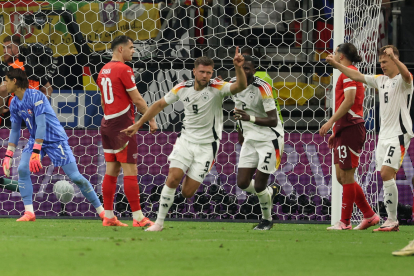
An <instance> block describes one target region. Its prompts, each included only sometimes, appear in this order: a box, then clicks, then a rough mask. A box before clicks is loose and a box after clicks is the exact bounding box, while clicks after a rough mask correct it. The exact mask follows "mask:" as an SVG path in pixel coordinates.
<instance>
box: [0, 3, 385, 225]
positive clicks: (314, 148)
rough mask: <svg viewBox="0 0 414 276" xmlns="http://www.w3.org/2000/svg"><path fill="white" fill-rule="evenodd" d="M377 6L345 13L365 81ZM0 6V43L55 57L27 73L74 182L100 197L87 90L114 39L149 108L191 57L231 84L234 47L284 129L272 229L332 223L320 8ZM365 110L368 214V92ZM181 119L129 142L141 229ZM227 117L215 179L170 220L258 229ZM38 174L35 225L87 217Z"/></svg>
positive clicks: (373, 192) (371, 143)
mask: <svg viewBox="0 0 414 276" xmlns="http://www.w3.org/2000/svg"><path fill="white" fill-rule="evenodd" d="M361 2H363V3H361ZM380 2H381V1H379V0H375V1H358V0H347V1H346V4H345V6H346V19H345V20H346V40H348V41H349V42H352V43H354V44H355V45H356V46H357V47H358V49H359V50H360V51H361V52H362V53H363V55H364V62H363V63H362V64H361V65H360V66H359V68H360V70H361V71H362V72H363V73H374V71H375V62H376V51H377V49H376V45H377V44H376V43H377V42H376V40H377V36H378V30H377V29H378V15H379V11H380ZM0 5H2V7H3V9H2V11H1V12H0V18H1V20H3V24H0V25H1V28H2V30H0V39H3V38H4V37H5V36H7V35H12V34H19V35H20V36H21V37H22V41H23V45H28V44H29V45H32V44H31V43H41V45H43V46H46V47H48V48H50V50H51V51H52V52H53V58H51V57H50V56H51V55H50V54H48V53H46V52H47V50H45V48H43V51H44V52H42V53H41V54H40V55H39V54H36V55H34V57H33V60H34V61H37V62H34V64H32V65H37V67H36V66H33V68H32V71H31V72H32V76H34V77H38V78H40V82H42V81H43V77H44V75H45V76H46V77H45V81H46V80H47V81H49V82H50V83H52V84H53V88H54V90H53V93H52V95H51V103H52V106H53V108H54V110H55V112H56V114H57V116H58V118H59V120H60V121H61V123H62V125H63V126H64V127H65V129H66V131H67V134H68V136H69V137H70V138H69V144H70V146H71V147H72V149H73V152H74V155H75V157H76V159H77V164H78V168H79V170H80V172H81V173H82V174H83V175H84V176H85V177H86V178H87V179H88V180H89V181H90V182H91V183H92V185H93V186H94V188H95V190H96V192H97V193H98V194H100V193H101V184H102V180H103V175H104V173H105V163H104V156H103V150H102V146H101V137H100V134H99V126H100V121H101V118H102V109H101V108H100V95H99V90H98V88H97V86H96V84H95V81H94V80H95V79H96V77H97V73H98V72H99V70H100V68H101V67H102V66H103V65H104V64H105V63H106V62H107V61H109V60H110V58H111V53H110V51H109V50H108V49H109V47H110V41H111V40H112V39H113V38H115V37H116V36H118V35H120V34H126V35H128V36H130V37H131V38H133V39H134V41H135V47H136V49H137V51H136V54H135V55H134V59H133V61H132V62H131V63H129V65H130V66H131V67H132V68H133V69H134V72H135V77H136V83H137V87H138V89H139V91H140V92H141V94H142V95H143V97H144V99H145V100H146V101H147V103H148V104H149V105H150V104H151V103H153V102H154V101H156V100H158V99H160V98H162V97H163V96H164V95H165V94H166V93H167V92H168V91H169V90H170V89H171V88H172V87H173V86H174V85H175V84H177V83H178V82H180V81H182V80H187V79H190V78H192V72H191V70H192V68H193V62H194V59H195V57H198V56H200V55H207V56H209V57H211V58H213V59H214V61H215V65H216V66H215V67H216V68H215V69H216V73H217V77H218V78H222V79H224V80H229V79H230V77H232V76H234V68H233V65H232V57H233V56H234V51H235V46H240V47H241V48H242V51H243V53H244V54H249V55H252V56H253V57H254V58H256V59H257V60H258V64H259V68H258V70H257V71H258V75H259V77H261V78H263V79H265V80H266V81H268V82H269V83H271V84H272V86H273V87H274V91H273V92H274V94H275V95H276V96H277V97H278V103H279V105H280V111H281V115H282V117H283V120H284V128H285V152H284V154H283V157H282V162H281V166H280V168H279V169H278V170H277V171H276V172H275V173H274V174H273V175H271V176H270V178H269V184H272V183H275V184H277V185H279V186H280V187H281V193H280V194H279V195H278V196H276V197H275V199H274V209H273V217H274V219H280V220H330V205H331V203H330V195H331V183H332V179H331V163H332V161H331V153H330V151H329V149H328V146H327V138H322V137H320V136H319V135H318V134H317V131H318V130H319V128H320V126H321V125H322V124H323V123H324V122H326V118H328V117H329V116H330V115H331V114H332V110H331V107H332V104H331V102H332V97H331V96H330V95H331V94H330V93H329V91H330V90H331V89H332V87H331V73H332V68H330V67H329V66H327V65H326V63H325V62H324V57H325V56H326V55H327V54H329V53H331V52H332V48H333V45H332V40H331V37H332V30H333V25H332V24H333V19H332V8H333V7H332V6H331V4H330V1H300V2H299V1H294V0H275V1H267V0H253V1H251V3H250V4H246V3H245V2H244V1H242V0H232V1H224V0H220V1H217V0H211V1H203V0H195V1H193V2H192V1H173V2H167V3H164V2H152V1H143V2H132V1H131V2H130V1H41V2H40V1H6V2H0ZM27 49H29V50H28V54H26V55H27V56H29V55H30V53H32V54H33V53H34V51H35V50H34V48H33V46H30V47H27ZM42 56H43V58H44V59H41V58H39V57H42ZM36 58H37V59H36ZM49 58H50V59H49ZM29 60H30V58H28V59H27V62H28V61H29ZM32 62H33V61H32ZM39 65H40V67H43V71H41V70H40V69H42V68H39ZM27 66H28V67H29V65H27ZM41 72H43V73H41ZM47 77H48V78H47ZM364 106H365V115H364V116H365V118H366V120H367V127H368V129H369V131H368V136H367V142H366V145H365V148H364V152H363V153H362V156H361V166H360V167H359V168H358V170H357V171H358V173H357V176H358V180H359V183H361V185H362V186H363V187H364V191H365V192H366V194H367V195H368V197H369V201H370V203H371V204H373V205H375V206H377V202H378V187H377V185H376V178H375V177H376V176H375V173H374V169H375V168H374V163H373V152H374V149H375V139H376V134H375V132H374V128H373V127H372V125H373V123H374V106H375V100H374V91H372V90H367V92H366V99H365V102H364ZM183 108H184V106H183V104H182V103H180V102H177V103H175V104H173V105H170V106H168V107H167V108H166V109H165V110H164V111H163V112H161V113H160V114H159V115H158V116H157V117H156V120H157V123H158V125H159V127H160V129H161V131H160V132H158V133H157V134H155V135H152V134H149V133H148V131H147V127H145V128H144V129H143V130H142V131H140V132H139V133H138V135H137V140H138V144H139V158H138V159H139V160H138V180H139V183H140V191H141V205H142V208H143V211H144V213H145V214H146V215H147V216H148V217H155V216H156V213H157V210H158V201H159V198H160V192H161V188H162V185H163V184H164V183H165V180H166V176H167V174H168V162H167V157H168V155H169V154H170V153H171V150H172V147H173V145H174V142H175V140H176V138H177V135H178V133H179V131H180V129H181V122H182V119H183V116H184V115H183ZM233 108H234V103H232V101H231V100H230V99H226V100H225V101H224V103H223V112H224V118H225V119H224V129H225V131H224V133H223V139H222V141H221V146H220V149H219V153H218V156H217V160H216V165H215V167H213V169H212V170H211V171H210V173H209V174H208V175H207V176H206V178H205V180H204V181H203V183H202V184H201V186H200V188H199V190H198V191H197V193H196V194H195V196H194V197H193V198H191V199H185V198H183V197H182V195H181V193H180V189H178V190H177V194H176V196H175V199H174V205H173V207H172V208H171V211H170V214H169V216H170V217H175V218H208V219H216V218H220V219H226V218H227V219H254V220H257V219H259V218H260V213H261V211H260V206H259V202H258V198H257V196H255V195H251V194H246V193H245V192H243V191H242V190H240V189H239V188H238V187H237V184H236V173H237V163H238V155H239V152H240V145H239V144H238V143H237V132H236V131H235V121H234V119H233V118H232V116H230V111H231V110H232V109H233ZM137 116H139V115H137ZM4 117H5V118H4V120H3V124H4V126H5V127H4V128H3V129H1V130H0V137H1V140H0V143H2V147H1V149H0V154H1V156H4V153H5V150H6V147H7V140H8V135H9V129H8V128H7V126H9V121H8V119H7V114H5V115H4ZM370 127H371V128H370ZM27 139H28V132H27V131H26V130H23V131H22V138H21V140H20V141H19V145H18V149H17V150H16V153H15V158H14V165H13V167H12V170H11V175H12V178H13V179H15V180H17V178H18V176H17V175H18V173H17V166H18V164H19V159H20V154H21V150H22V148H23V147H24V145H25V144H26V143H27ZM42 163H43V166H44V168H43V169H42V171H41V172H40V173H37V174H32V176H31V177H32V181H33V185H34V193H35V194H34V208H35V211H36V214H37V215H45V216H56V215H70V216H85V217H92V216H97V215H96V213H95V212H94V210H93V207H91V206H90V204H89V203H88V202H86V201H85V199H84V197H83V196H82V194H81V193H80V191H79V189H78V188H77V187H75V197H74V199H73V201H72V202H70V203H67V204H66V205H62V204H61V203H60V202H59V201H58V200H57V198H56V195H55V194H54V193H53V184H54V183H55V182H56V181H58V180H63V179H65V180H69V179H68V178H67V177H66V176H65V175H64V173H63V171H62V169H60V168H57V167H54V166H53V164H51V163H50V160H49V159H48V158H47V157H45V158H44V159H43V161H42ZM122 184H123V175H122V174H121V175H120V176H119V178H118V188H117V195H116V199H115V204H116V205H115V210H116V212H117V213H118V215H120V216H130V215H131V213H130V210H129V206H128V202H127V200H126V198H125V196H124V193H123V185H122ZM23 211H24V208H23V203H22V202H21V198H20V194H19V193H17V192H10V191H8V190H6V189H3V190H2V189H1V188H0V215H20V214H22V212H23ZM354 219H358V216H356V217H354Z"/></svg>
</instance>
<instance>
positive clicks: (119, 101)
mask: <svg viewBox="0 0 414 276" xmlns="http://www.w3.org/2000/svg"><path fill="white" fill-rule="evenodd" d="M97 84H98V86H99V89H100V90H101V97H102V102H103V105H104V118H105V120H109V119H113V118H117V117H119V116H121V115H123V114H125V113H127V112H130V114H131V118H132V120H134V111H135V109H134V105H133V103H132V99H131V97H130V96H129V94H128V92H129V91H132V90H134V89H136V88H137V87H136V85H135V77H134V73H133V72H132V69H131V67H129V66H128V65H126V64H124V63H122V62H120V61H111V62H108V63H107V64H105V66H104V67H102V69H101V71H100V72H99V75H98V79H97Z"/></svg>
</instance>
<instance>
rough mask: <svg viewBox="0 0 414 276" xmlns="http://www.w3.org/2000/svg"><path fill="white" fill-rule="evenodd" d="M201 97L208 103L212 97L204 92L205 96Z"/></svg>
mask: <svg viewBox="0 0 414 276" xmlns="http://www.w3.org/2000/svg"><path fill="white" fill-rule="evenodd" d="M201 97H202V98H203V100H204V101H208V100H209V99H210V95H209V94H208V92H203V94H201Z"/></svg>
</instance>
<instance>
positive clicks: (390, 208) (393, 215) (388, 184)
mask: <svg viewBox="0 0 414 276" xmlns="http://www.w3.org/2000/svg"><path fill="white" fill-rule="evenodd" d="M384 204H385V206H386V209H387V214H388V219H389V220H392V221H397V206H398V189H397V184H396V183H395V180H394V179H391V180H387V181H384Z"/></svg>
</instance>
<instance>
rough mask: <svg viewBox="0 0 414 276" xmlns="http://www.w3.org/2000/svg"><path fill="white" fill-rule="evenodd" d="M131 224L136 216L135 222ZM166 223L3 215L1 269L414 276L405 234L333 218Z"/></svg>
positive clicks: (413, 230) (405, 229)
mask: <svg viewBox="0 0 414 276" xmlns="http://www.w3.org/2000/svg"><path fill="white" fill-rule="evenodd" d="M127 223H128V224H129V225H130V226H131V221H127ZM252 226H253V224H250V223H217V222H166V224H165V227H166V228H165V229H164V231H162V232H158V233H149V232H144V231H143V230H141V229H137V228H133V227H124V228H121V227H117V228H115V227H102V226H101V223H100V221H98V220H65V219H62V220H51V219H38V220H37V221H36V222H33V223H32V222H29V223H17V222H15V219H0V248H1V251H0V252H1V256H0V275H4V276H6V275H7V276H9V275H88V276H94V275H99V276H101V275H131V276H138V275H149V276H152V275H162V276H170V275H215V276H216V275H217V276H218V275H237V276H244V275H261V276H262V275H318V276H321V275H322V276H323V275H335V276H336V275H367V276H368V275H375V276H377V275H387V276H390V275H413V273H414V272H413V271H414V257H393V256H392V255H391V252H392V251H393V250H396V249H400V248H401V247H403V246H405V245H406V244H407V243H408V242H409V241H410V240H412V239H414V227H412V226H402V227H401V230H400V232H398V233H372V232H371V231H341V232H328V231H326V230H325V228H326V227H327V226H326V225H312V224H305V225H303V224H275V227H274V228H273V229H272V230H271V231H267V232H260V231H253V230H252Z"/></svg>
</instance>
